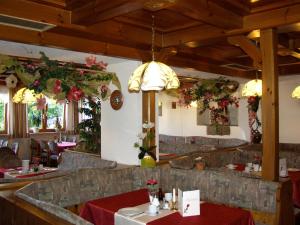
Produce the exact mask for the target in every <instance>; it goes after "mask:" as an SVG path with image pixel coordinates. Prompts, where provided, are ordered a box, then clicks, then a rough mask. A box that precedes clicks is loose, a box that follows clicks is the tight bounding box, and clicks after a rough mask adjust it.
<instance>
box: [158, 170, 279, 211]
mask: <svg viewBox="0 0 300 225" xmlns="http://www.w3.org/2000/svg"><path fill="white" fill-rule="evenodd" d="M161 183H162V186H163V187H164V189H165V190H167V191H171V190H172V188H174V187H176V188H180V189H182V190H198V189H199V190H200V197H201V200H203V201H210V202H216V203H222V204H226V205H233V206H236V207H242V208H246V209H251V210H257V211H262V212H267V213H275V212H276V191H277V189H278V187H279V183H277V182H269V181H264V180H261V179H255V178H248V177H243V176H240V175H239V174H236V173H230V172H228V173H227V172H226V171H213V170H203V171H198V170H181V169H173V168H172V169H164V170H162V171H161Z"/></svg>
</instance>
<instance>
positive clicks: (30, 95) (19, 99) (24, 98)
mask: <svg viewBox="0 0 300 225" xmlns="http://www.w3.org/2000/svg"><path fill="white" fill-rule="evenodd" d="M41 97H43V95H42V94H36V93H35V92H34V91H33V90H29V89H28V88H21V89H20V90H18V91H17V93H16V94H15V95H14V97H13V102H14V103H22V104H28V103H33V102H36V100H37V99H38V98H41Z"/></svg>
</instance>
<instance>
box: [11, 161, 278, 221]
mask: <svg viewBox="0 0 300 225" xmlns="http://www.w3.org/2000/svg"><path fill="white" fill-rule="evenodd" d="M151 178H152V179H157V180H158V181H159V185H160V186H161V187H162V188H163V190H164V191H171V190H172V188H173V187H176V188H181V189H182V190H191V189H200V191H201V199H202V200H205V201H211V202H216V203H222V204H227V205H233V206H238V207H243V208H247V209H251V210H257V211H261V212H267V213H275V212H276V192H277V189H278V185H279V183H275V182H268V181H262V180H260V179H253V178H246V177H241V176H239V175H237V174H234V173H231V174H229V173H226V172H224V171H209V170H207V171H206V170H205V171H202V172H199V171H196V170H179V169H173V168H169V167H168V166H163V167H160V168H154V169H143V168H140V167H130V168H124V169H115V170H106V171H103V170H101V169H80V170H78V171H77V172H72V173H71V174H69V175H68V176H65V177H60V178H54V179H50V180H46V181H37V182H35V183H32V184H30V185H27V186H25V187H24V188H22V189H20V190H18V191H16V195H17V196H18V197H20V198H22V199H24V200H26V201H29V202H30V203H32V204H34V205H36V206H38V207H40V208H42V209H43V210H46V211H48V212H50V213H53V214H56V215H57V216H59V217H61V218H63V219H65V220H67V221H69V222H71V223H73V224H83V225H85V224H90V223H88V222H86V221H84V220H83V219H81V218H80V217H78V216H76V215H75V214H73V213H71V212H70V211H67V210H64V209H63V207H68V206H73V205H78V204H81V203H84V202H86V201H89V200H93V199H98V198H102V197H105V196H111V195H115V194H119V193H123V192H128V191H132V190H135V189H140V188H145V187H146V181H147V180H148V179H151Z"/></svg>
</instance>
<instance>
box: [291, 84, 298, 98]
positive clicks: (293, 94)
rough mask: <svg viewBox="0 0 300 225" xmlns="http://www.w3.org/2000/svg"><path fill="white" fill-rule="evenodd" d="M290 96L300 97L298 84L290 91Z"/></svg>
mask: <svg viewBox="0 0 300 225" xmlns="http://www.w3.org/2000/svg"><path fill="white" fill-rule="evenodd" d="M292 98H300V86H298V87H296V88H295V89H294V90H293V92H292Z"/></svg>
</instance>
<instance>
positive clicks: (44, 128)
mask: <svg viewBox="0 0 300 225" xmlns="http://www.w3.org/2000/svg"><path fill="white" fill-rule="evenodd" d="M27 107H28V105H27ZM45 108H46V109H43V110H42V119H41V125H42V127H41V128H39V129H38V133H47V132H56V129H53V128H47V119H48V117H47V112H48V103H47V104H46V105H45ZM27 121H28V118H27ZM28 125H29V123H28ZM28 131H29V133H32V132H30V127H28ZM60 131H66V103H64V113H63V122H62V128H61V129H60Z"/></svg>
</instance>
